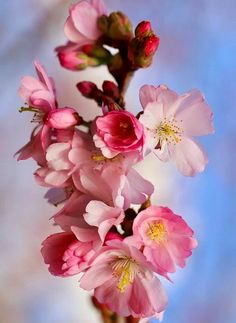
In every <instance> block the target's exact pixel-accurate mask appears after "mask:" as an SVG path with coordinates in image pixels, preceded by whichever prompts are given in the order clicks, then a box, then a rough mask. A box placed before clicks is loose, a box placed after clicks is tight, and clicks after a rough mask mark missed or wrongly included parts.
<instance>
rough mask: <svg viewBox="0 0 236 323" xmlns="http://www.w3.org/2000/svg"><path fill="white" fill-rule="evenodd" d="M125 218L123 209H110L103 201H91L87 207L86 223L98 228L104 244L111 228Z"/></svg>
mask: <svg viewBox="0 0 236 323" xmlns="http://www.w3.org/2000/svg"><path fill="white" fill-rule="evenodd" d="M124 217H125V213H124V211H123V209H121V208H118V207H110V206H108V205H106V204H105V203H103V202H102V201H91V202H89V203H88V205H87V206H86V213H85V214H84V219H85V221H86V222H87V223H88V224H89V225H92V226H96V227H98V234H99V236H100V239H101V241H102V242H104V240H105V237H106V235H107V233H108V232H109V230H110V229H111V227H112V226H113V225H114V226H116V225H119V224H120V223H121V222H122V221H123V220H124Z"/></svg>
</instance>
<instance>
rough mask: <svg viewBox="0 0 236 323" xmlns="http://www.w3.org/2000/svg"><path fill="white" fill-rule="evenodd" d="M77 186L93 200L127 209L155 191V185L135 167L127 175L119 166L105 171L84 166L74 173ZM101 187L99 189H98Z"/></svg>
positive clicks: (140, 202) (73, 176) (143, 200)
mask: <svg viewBox="0 0 236 323" xmlns="http://www.w3.org/2000/svg"><path fill="white" fill-rule="evenodd" d="M72 178H73V182H74V184H75V187H76V188H77V190H79V191H80V192H83V193H84V194H86V195H89V196H93V198H92V199H93V200H99V201H103V202H104V203H106V204H107V205H109V206H115V207H120V208H123V209H124V210H126V209H127V208H129V207H130V204H131V203H134V204H142V203H143V202H145V201H146V199H147V198H148V197H150V195H151V194H152V193H153V190H154V187H153V185H152V184H151V183H150V182H149V181H147V180H145V179H144V178H143V177H142V176H141V175H140V174H139V173H137V172H136V171H135V170H134V169H130V171H129V172H128V173H127V174H126V175H125V174H124V173H123V172H122V171H121V169H120V168H119V167H115V166H114V167H107V168H105V169H104V170H103V171H100V170H97V169H91V167H90V166H85V165H84V166H83V167H81V168H80V170H79V171H77V172H74V173H73V174H72ZM98 187H99V189H98Z"/></svg>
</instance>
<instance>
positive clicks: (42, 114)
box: [16, 62, 81, 166]
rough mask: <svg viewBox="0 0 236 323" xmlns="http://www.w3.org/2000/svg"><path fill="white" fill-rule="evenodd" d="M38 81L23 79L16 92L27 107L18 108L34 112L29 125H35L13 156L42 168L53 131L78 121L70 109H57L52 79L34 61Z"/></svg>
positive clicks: (70, 126)
mask: <svg viewBox="0 0 236 323" xmlns="http://www.w3.org/2000/svg"><path fill="white" fill-rule="evenodd" d="M35 68H36V72H37V75H38V79H36V78H34V77H31V76H25V77H24V78H23V79H22V81H21V86H20V89H19V94H20V96H21V97H22V98H23V99H24V100H25V101H26V103H27V104H28V105H29V106H28V107H23V108H21V109H20V111H21V112H23V111H30V112H33V113H34V117H33V120H32V122H35V123H38V126H36V127H35V129H34V130H33V132H32V134H31V139H30V141H29V142H28V143H27V144H26V145H25V146H24V147H22V148H21V149H20V150H19V151H18V152H17V153H16V154H19V156H18V160H22V159H27V158H30V157H32V158H33V159H35V160H36V162H37V163H38V164H39V165H40V166H45V153H46V149H47V147H48V146H49V145H50V144H51V142H52V136H53V135H55V133H53V130H54V129H57V130H64V129H70V128H72V127H74V126H75V125H77V124H79V123H80V121H81V118H80V117H79V116H78V113H77V112H76V111H75V110H74V109H73V108H67V107H66V108H61V109H58V108H57V103H56V98H55V89H54V83H53V81H52V79H51V78H50V77H49V76H48V75H47V73H46V72H45V70H44V68H43V67H42V66H41V65H40V64H39V63H38V62H35Z"/></svg>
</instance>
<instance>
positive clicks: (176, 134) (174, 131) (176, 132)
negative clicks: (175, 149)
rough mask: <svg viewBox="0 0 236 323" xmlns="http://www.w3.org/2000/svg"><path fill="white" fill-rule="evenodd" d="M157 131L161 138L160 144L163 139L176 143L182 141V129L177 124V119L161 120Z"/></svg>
mask: <svg viewBox="0 0 236 323" xmlns="http://www.w3.org/2000/svg"><path fill="white" fill-rule="evenodd" d="M156 132H157V135H158V137H159V138H160V144H161V143H162V141H167V142H168V143H174V144H178V143H179V142H180V141H181V134H182V129H181V128H180V127H179V126H178V125H177V121H176V120H175V119H172V120H168V121H166V120H164V121H163V122H161V124H160V126H159V127H158V128H157V130H156Z"/></svg>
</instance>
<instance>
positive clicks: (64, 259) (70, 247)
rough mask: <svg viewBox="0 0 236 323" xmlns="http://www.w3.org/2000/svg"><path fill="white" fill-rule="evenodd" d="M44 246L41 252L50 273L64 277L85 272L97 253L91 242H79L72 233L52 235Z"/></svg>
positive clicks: (44, 242)
mask: <svg viewBox="0 0 236 323" xmlns="http://www.w3.org/2000/svg"><path fill="white" fill-rule="evenodd" d="M42 246H43V247H42V249H41V252H42V255H43V258H44V261H45V263H46V264H48V265H49V268H48V269H49V271H50V273H51V274H53V275H55V276H62V277H68V276H72V275H76V274H78V273H80V272H82V271H84V270H85V269H86V268H87V267H88V263H89V260H90V259H91V257H92V256H93V255H94V253H95V252H94V250H93V249H92V247H93V246H92V243H91V242H81V241H79V240H77V238H76V236H75V235H74V234H73V233H72V232H61V233H55V234H52V235H50V236H49V237H48V238H47V239H46V240H44V241H43V243H42Z"/></svg>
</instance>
